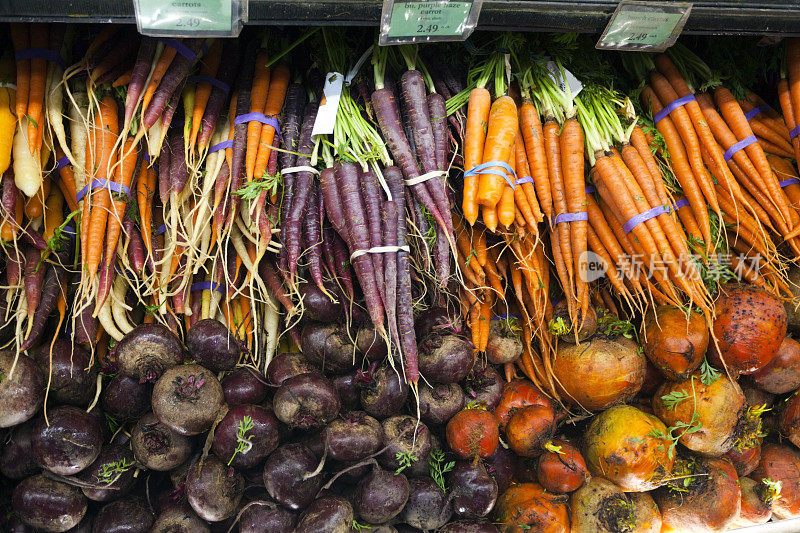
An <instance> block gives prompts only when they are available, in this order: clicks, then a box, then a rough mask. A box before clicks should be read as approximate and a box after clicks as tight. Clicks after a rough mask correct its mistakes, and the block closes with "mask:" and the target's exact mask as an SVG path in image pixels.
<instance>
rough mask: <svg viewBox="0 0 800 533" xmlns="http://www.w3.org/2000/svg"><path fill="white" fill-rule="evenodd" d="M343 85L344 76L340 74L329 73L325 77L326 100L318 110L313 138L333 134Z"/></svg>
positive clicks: (323, 90) (324, 92) (312, 133)
mask: <svg viewBox="0 0 800 533" xmlns="http://www.w3.org/2000/svg"><path fill="white" fill-rule="evenodd" d="M343 84H344V76H342V74H341V73H340V72H328V74H327V75H326V76H325V87H324V88H323V89H322V94H323V98H324V100H323V101H322V103H321V104H320V105H319V110H317V120H315V121H314V129H313V130H311V136H312V137H316V136H317V135H330V134H331V133H333V125H334V124H335V123H336V113H337V112H338V111H339V99H340V98H341V96H342V85H343Z"/></svg>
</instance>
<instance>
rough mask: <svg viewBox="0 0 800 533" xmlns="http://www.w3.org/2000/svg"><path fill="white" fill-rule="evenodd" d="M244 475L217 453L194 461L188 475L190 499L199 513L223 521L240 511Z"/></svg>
mask: <svg viewBox="0 0 800 533" xmlns="http://www.w3.org/2000/svg"><path fill="white" fill-rule="evenodd" d="M243 491H244V478H243V477H242V475H241V474H239V473H238V472H236V471H235V470H234V469H233V468H230V467H228V466H226V465H225V464H224V463H223V462H222V461H220V460H219V459H217V458H216V456H214V455H209V456H207V457H206V458H205V459H203V460H202V461H198V462H197V463H195V464H193V465H192V467H191V468H190V469H189V474H188V475H187V476H186V499H187V500H188V502H189V505H191V506H192V509H194V512H196V513H197V516H199V517H200V518H202V519H204V520H208V521H209V522H219V521H221V520H225V519H226V518H228V517H229V516H233V515H234V514H235V513H236V509H237V508H238V505H239V500H241V499H242V492H243Z"/></svg>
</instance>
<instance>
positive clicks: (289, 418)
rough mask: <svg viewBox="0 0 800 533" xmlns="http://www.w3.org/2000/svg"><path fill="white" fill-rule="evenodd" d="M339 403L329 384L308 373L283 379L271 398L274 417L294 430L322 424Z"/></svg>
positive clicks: (333, 415)
mask: <svg viewBox="0 0 800 533" xmlns="http://www.w3.org/2000/svg"><path fill="white" fill-rule="evenodd" d="M340 406H341V403H340V401H339V396H338V395H337V394H336V388H335V387H334V386H333V383H331V381H330V380H329V379H328V378H326V377H323V376H321V375H320V374H316V373H311V372H309V373H307V374H301V375H299V376H295V377H293V378H290V379H287V380H286V381H284V382H283V383H282V384H281V386H280V388H278V390H277V391H276V392H275V396H274V397H273V399H272V407H273V409H274V411H275V416H277V417H278V420H280V421H281V422H283V423H285V424H288V425H290V426H292V427H296V428H298V429H313V428H319V427H322V426H324V425H325V424H326V423H328V422H329V421H330V420H333V419H334V418H335V417H336V415H337V414H339V408H340Z"/></svg>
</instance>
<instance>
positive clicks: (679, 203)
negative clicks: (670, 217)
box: [672, 198, 689, 210]
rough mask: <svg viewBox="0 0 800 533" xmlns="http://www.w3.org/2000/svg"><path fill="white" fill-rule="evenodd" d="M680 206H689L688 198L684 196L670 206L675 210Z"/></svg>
mask: <svg viewBox="0 0 800 533" xmlns="http://www.w3.org/2000/svg"><path fill="white" fill-rule="evenodd" d="M681 207H689V200H687V199H686V198H681V199H680V200H678V201H677V202H675V205H673V206H672V208H673V209H675V210H678V209H680V208H681Z"/></svg>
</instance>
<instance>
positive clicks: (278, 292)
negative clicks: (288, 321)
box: [258, 259, 294, 313]
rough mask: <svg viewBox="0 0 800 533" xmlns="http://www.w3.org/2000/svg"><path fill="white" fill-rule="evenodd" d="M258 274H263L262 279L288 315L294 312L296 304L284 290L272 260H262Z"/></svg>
mask: <svg viewBox="0 0 800 533" xmlns="http://www.w3.org/2000/svg"><path fill="white" fill-rule="evenodd" d="M258 273H259V274H261V279H263V280H264V283H265V284H266V286H267V288H268V289H269V290H270V292H272V294H273V296H275V299H277V300H278V301H279V302H280V303H281V305H282V306H283V307H284V308H285V309H286V312H287V313H291V312H292V311H294V303H293V302H292V300H291V299H290V298H289V297H288V296H287V295H286V290H285V289H284V288H283V283H281V279H280V276H279V275H278V270H277V268H276V267H275V265H274V264H273V262H272V260H271V259H262V260H261V263H260V264H259V265H258Z"/></svg>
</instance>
